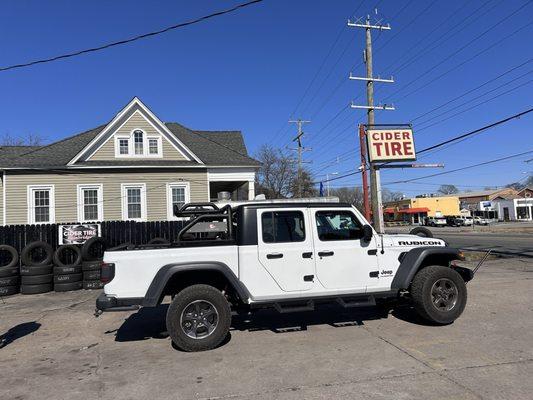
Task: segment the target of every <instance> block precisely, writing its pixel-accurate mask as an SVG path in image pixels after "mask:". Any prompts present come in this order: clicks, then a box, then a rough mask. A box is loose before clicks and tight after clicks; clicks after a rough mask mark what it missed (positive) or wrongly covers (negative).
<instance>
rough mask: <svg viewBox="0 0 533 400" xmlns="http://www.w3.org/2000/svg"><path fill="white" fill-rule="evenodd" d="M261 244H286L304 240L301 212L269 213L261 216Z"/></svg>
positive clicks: (303, 224) (303, 223)
mask: <svg viewBox="0 0 533 400" xmlns="http://www.w3.org/2000/svg"><path fill="white" fill-rule="evenodd" d="M261 226H262V230H263V242H265V243H286V242H303V241H304V240H305V222H304V215H303V213H302V212H301V211H269V212H264V213H262V214H261Z"/></svg>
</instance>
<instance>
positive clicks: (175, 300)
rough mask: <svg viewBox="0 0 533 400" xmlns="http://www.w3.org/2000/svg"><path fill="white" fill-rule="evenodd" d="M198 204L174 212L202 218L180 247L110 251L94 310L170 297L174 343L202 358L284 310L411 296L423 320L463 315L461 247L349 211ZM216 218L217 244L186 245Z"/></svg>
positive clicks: (465, 275)
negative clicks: (255, 319) (251, 320)
mask: <svg viewBox="0 0 533 400" xmlns="http://www.w3.org/2000/svg"><path fill="white" fill-rule="evenodd" d="M194 206H195V205H194V204H186V205H185V206H183V207H181V209H179V210H178V211H175V212H174V214H175V216H177V217H186V216H189V217H190V216H194V217H195V218H194V219H193V220H192V221H191V222H190V223H189V224H187V225H186V226H185V227H184V228H183V229H182V230H181V231H180V232H179V234H178V235H177V241H175V242H173V243H171V244H162V245H160V246H159V247H157V246H154V245H150V246H146V245H144V246H142V245H141V246H132V247H128V248H126V249H124V248H121V249H119V248H114V249H111V250H107V251H106V252H105V254H104V260H103V262H102V264H101V265H100V266H101V271H100V277H101V281H102V282H105V286H104V293H102V294H101V295H100V296H99V297H98V299H97V300H96V308H97V310H100V312H101V311H113V310H115V311H119V310H126V309H131V308H138V307H139V306H142V307H156V306H157V305H159V304H160V303H161V301H162V299H163V298H164V297H165V296H166V295H170V296H172V302H171V304H170V306H169V308H168V311H167V314H166V325H167V329H168V332H169V334H170V337H171V338H172V341H173V342H174V343H175V345H176V346H178V347H179V348H181V349H183V350H186V351H200V350H208V349H212V348H215V347H216V346H218V345H219V344H220V343H221V342H222V341H223V340H224V338H225V337H226V336H227V334H228V332H229V329H230V325H231V316H232V311H235V312H243V313H245V314H246V315H248V314H249V313H251V312H252V311H253V310H256V309H262V308H274V309H275V310H277V311H278V312H280V313H286V312H299V311H313V310H315V306H318V305H319V304H321V303H327V302H333V303H336V304H338V305H340V306H341V307H344V308H350V307H359V306H372V305H376V303H378V304H380V302H383V301H386V302H390V301H394V300H395V301H399V300H400V299H409V300H408V301H410V302H411V304H413V305H414V310H415V311H416V312H417V313H418V314H419V315H420V316H421V317H422V318H424V319H426V320H428V321H430V322H431V323H433V324H438V325H446V324H450V323H451V322H453V321H454V320H455V319H457V318H458V317H459V316H460V315H461V313H462V312H463V310H464V308H465V305H466V299H467V293H466V285H465V283H466V282H468V281H469V280H470V279H472V277H473V275H474V274H473V271H471V270H469V269H467V268H463V267H459V266H457V265H456V264H455V263H453V262H452V261H453V260H460V259H464V257H463V255H462V253H461V252H460V251H459V250H458V249H454V248H451V247H448V246H447V245H446V242H445V241H444V240H441V239H436V238H429V237H420V236H416V235H405V234H378V233H376V232H375V231H374V229H373V228H372V227H371V226H370V225H369V224H368V222H367V221H366V220H365V219H364V217H363V216H362V215H361V213H360V212H359V211H358V210H357V209H356V208H355V207H353V206H352V205H351V204H347V203H313V202H308V203H305V202H298V203H291V202H255V203H254V202H250V203H247V204H243V205H240V206H237V207H232V206H230V205H227V206H225V207H223V208H221V209H219V208H218V207H217V206H215V205H214V204H212V209H210V210H204V211H200V212H199V211H196V210H194ZM189 210H190V211H189ZM442 220H443V221H444V222H445V219H444V218H442ZM215 221H217V222H225V225H226V229H225V230H224V231H223V232H221V233H220V234H219V235H218V236H217V237H216V238H212V239H209V240H206V239H204V238H199V239H195V238H192V237H191V238H190V239H189V236H188V235H187V233H189V232H195V233H196V232H199V231H204V230H209V231H210V230H212V229H215V228H216V229H217V230H219V227H215V226H214V225H215V224H214V223H213V222H215ZM205 222H208V224H204V223H205ZM405 294H408V296H404V295H405ZM97 315H98V313H97ZM140 315H142V314H139V316H140Z"/></svg>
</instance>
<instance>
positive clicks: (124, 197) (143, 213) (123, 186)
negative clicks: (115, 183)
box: [120, 183, 147, 222]
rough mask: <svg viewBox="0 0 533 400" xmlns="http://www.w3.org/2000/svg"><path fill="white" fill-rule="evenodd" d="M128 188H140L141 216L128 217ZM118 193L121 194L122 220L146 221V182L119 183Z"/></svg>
mask: <svg viewBox="0 0 533 400" xmlns="http://www.w3.org/2000/svg"><path fill="white" fill-rule="evenodd" d="M128 188H140V189H141V218H128V193H127V191H126V190H127V189H128ZM120 193H121V196H122V220H123V221H140V222H142V221H146V219H147V217H146V215H147V212H146V183H121V184H120Z"/></svg>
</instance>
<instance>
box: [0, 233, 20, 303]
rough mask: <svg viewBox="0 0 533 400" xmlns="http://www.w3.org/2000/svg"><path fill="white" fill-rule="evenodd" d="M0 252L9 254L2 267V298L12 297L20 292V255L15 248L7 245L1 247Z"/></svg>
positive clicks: (0, 272)
mask: <svg viewBox="0 0 533 400" xmlns="http://www.w3.org/2000/svg"><path fill="white" fill-rule="evenodd" d="M0 252H7V253H8V257H7V258H6V260H2V261H3V262H2V265H0V296H11V295H13V294H17V293H18V292H19V285H20V273H19V255H18V253H17V250H15V248H14V247H11V246H8V245H6V244H3V245H0Z"/></svg>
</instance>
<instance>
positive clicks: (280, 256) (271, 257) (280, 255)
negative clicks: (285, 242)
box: [267, 253, 283, 260]
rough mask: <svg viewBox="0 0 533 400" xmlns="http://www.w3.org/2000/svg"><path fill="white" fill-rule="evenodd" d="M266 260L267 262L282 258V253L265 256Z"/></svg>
mask: <svg viewBox="0 0 533 400" xmlns="http://www.w3.org/2000/svg"><path fill="white" fill-rule="evenodd" d="M267 258H268V259H269V260H271V259H273V258H283V253H270V254H267Z"/></svg>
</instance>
